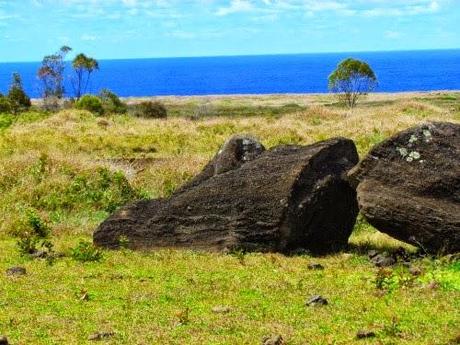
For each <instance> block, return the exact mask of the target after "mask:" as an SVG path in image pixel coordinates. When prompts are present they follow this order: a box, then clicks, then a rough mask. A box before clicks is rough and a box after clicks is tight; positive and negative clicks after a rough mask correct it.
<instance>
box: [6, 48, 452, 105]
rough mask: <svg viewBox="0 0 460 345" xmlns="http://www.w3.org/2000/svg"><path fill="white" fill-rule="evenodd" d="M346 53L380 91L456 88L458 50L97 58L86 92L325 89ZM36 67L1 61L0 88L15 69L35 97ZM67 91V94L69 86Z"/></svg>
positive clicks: (131, 93)
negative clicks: (363, 65)
mask: <svg viewBox="0 0 460 345" xmlns="http://www.w3.org/2000/svg"><path fill="white" fill-rule="evenodd" d="M347 57H354V58H359V59H363V60H365V61H367V62H368V63H369V64H370V65H371V66H372V68H373V69H374V71H375V73H376V74H377V77H378V79H379V86H378V89H377V90H376V91H379V92H398V91H427V90H454V89H455V90H458V89H460V49H457V50H431V51H399V52H361V53H322V54H298V55H263V56H231V57H230V56H229V57H197V58H161V59H131V60H101V61H99V62H100V71H99V72H97V73H96V74H94V76H93V79H92V82H91V85H90V91H91V92H92V93H96V92H98V91H99V90H100V89H102V88H108V89H110V90H112V91H114V92H116V93H117V94H119V95H120V96H156V95H215V94H267V93H319V92H327V77H328V75H329V74H330V73H331V71H333V70H334V68H335V67H336V65H337V64H338V63H339V62H340V61H341V60H343V59H345V58H347ZM38 67H39V63H38V62H36V63H0V92H3V93H4V92H5V91H6V90H7V89H8V85H9V83H10V79H11V74H12V73H13V72H19V73H20V74H21V75H22V78H23V82H24V85H25V88H26V91H27V92H28V93H29V94H30V95H31V96H33V97H39V95H40V93H39V82H38V80H37V79H36V71H37V69H38ZM70 73H71V70H70V68H67V70H66V74H67V75H70ZM67 91H69V94H71V91H72V88H71V87H70V85H67Z"/></svg>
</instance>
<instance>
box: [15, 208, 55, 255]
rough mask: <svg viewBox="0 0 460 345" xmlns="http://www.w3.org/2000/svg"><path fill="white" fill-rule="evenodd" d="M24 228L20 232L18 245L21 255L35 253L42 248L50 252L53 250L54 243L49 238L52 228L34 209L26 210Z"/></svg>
mask: <svg viewBox="0 0 460 345" xmlns="http://www.w3.org/2000/svg"><path fill="white" fill-rule="evenodd" d="M24 223H25V224H24V229H23V231H22V232H21V233H20V234H19V239H18V241H17V246H18V250H19V253H20V254H21V255H30V254H34V253H36V252H37V251H39V250H42V251H44V252H46V253H48V254H50V253H52V252H53V244H52V243H51V241H49V240H48V237H49V235H50V232H51V229H50V227H49V226H48V224H47V223H46V222H45V221H43V220H42V219H41V217H40V216H39V215H38V213H37V212H36V211H35V210H34V209H27V210H26V212H25V219H24Z"/></svg>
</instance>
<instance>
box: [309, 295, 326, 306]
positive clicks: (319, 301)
mask: <svg viewBox="0 0 460 345" xmlns="http://www.w3.org/2000/svg"><path fill="white" fill-rule="evenodd" d="M305 304H306V305H307V306H316V305H327V304H328V302H327V299H325V298H323V297H322V296H320V295H315V296H312V297H311V298H310V299H309V300H308V301H307V302H306V303H305Z"/></svg>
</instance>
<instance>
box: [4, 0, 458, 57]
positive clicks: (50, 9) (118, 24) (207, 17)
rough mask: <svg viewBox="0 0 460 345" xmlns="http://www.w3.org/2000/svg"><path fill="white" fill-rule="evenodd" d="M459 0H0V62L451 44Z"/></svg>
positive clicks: (455, 33) (440, 46)
mask: <svg viewBox="0 0 460 345" xmlns="http://www.w3.org/2000/svg"><path fill="white" fill-rule="evenodd" d="M459 22H460V0H438V1H432V0H404V1H402V0H401V1H400V0H391V1H390V0H389V1H387V0H366V1H364V0H345V1H332V0H331V1H329V0H325V1H317V0H0V61H3V62H5V61H38V60H41V58H42V56H43V55H46V54H49V53H52V52H54V51H56V50H57V49H58V48H59V47H60V46H61V45H63V44H66V45H69V46H71V47H73V48H74V50H75V51H78V52H80V51H82V52H85V53H87V54H88V55H91V56H93V57H95V58H97V59H104V58H143V57H168V56H214V55H248V54H278V53H283V54H284V53H313V52H343V51H376V50H407V49H445V48H460V35H459V34H458V27H459V24H458V23H459Z"/></svg>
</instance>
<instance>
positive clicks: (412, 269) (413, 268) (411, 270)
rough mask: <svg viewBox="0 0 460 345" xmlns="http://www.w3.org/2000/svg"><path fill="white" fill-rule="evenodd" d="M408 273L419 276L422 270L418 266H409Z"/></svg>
mask: <svg viewBox="0 0 460 345" xmlns="http://www.w3.org/2000/svg"><path fill="white" fill-rule="evenodd" d="M409 273H410V274H412V275H413V276H419V275H421V274H422V270H421V269H420V268H419V267H416V266H411V267H409Z"/></svg>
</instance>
